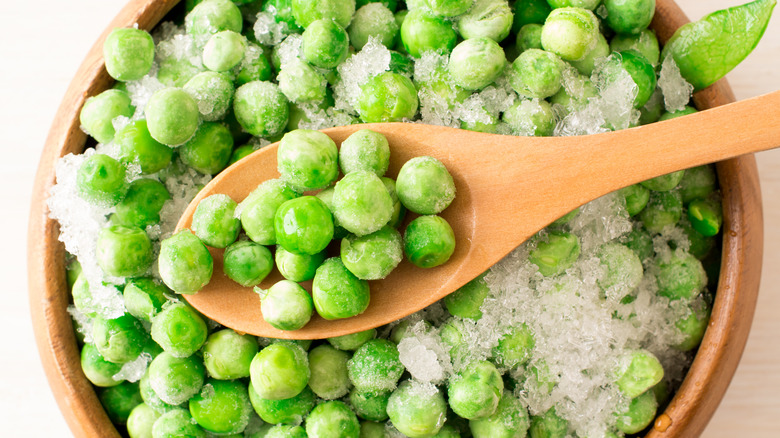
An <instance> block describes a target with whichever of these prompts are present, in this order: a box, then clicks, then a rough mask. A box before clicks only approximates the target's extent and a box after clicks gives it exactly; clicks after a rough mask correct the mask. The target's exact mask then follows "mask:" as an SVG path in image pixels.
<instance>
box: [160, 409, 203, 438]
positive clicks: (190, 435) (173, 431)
mask: <svg viewBox="0 0 780 438" xmlns="http://www.w3.org/2000/svg"><path fill="white" fill-rule="evenodd" d="M205 437H206V433H205V432H204V431H203V429H201V428H200V426H198V424H197V423H196V422H195V420H194V419H193V418H192V415H190V413H189V411H187V410H186V409H180V408H177V409H173V410H170V411H168V412H166V413H164V414H162V415H161V416H160V418H158V419H157V421H155V422H154V426H153V427H152V438H205Z"/></svg>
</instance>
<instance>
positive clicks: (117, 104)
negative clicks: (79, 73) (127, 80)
mask: <svg viewBox="0 0 780 438" xmlns="http://www.w3.org/2000/svg"><path fill="white" fill-rule="evenodd" d="M134 112H135V108H134V107H133V105H132V103H131V101H130V96H129V95H128V94H127V93H126V92H124V91H121V90H106V91H104V92H102V93H100V94H98V95H97V96H93V97H90V98H89V99H87V101H86V102H84V106H83V107H82V108H81V112H80V113H79V121H80V122H81V126H82V127H83V129H84V131H86V133H87V134H89V135H91V136H92V137H93V138H94V139H95V140H97V141H98V143H109V142H110V141H111V140H113V139H114V133H115V130H114V124H113V121H114V119H115V118H117V117H119V116H124V117H132V116H133V113H134Z"/></svg>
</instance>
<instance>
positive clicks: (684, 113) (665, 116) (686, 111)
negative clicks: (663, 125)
mask: <svg viewBox="0 0 780 438" xmlns="http://www.w3.org/2000/svg"><path fill="white" fill-rule="evenodd" d="M695 112H697V110H696V108H693V107H690V106H687V105H686V106H685V108H683V109H681V110H678V111H672V112H665V113H663V114H661V118H659V119H658V121H659V122H663V121H665V120H670V119H674V118H677V117H682V116H687V115H689V114H693V113H695Z"/></svg>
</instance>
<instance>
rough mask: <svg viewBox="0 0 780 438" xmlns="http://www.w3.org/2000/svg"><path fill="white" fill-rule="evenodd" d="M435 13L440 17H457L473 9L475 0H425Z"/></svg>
mask: <svg viewBox="0 0 780 438" xmlns="http://www.w3.org/2000/svg"><path fill="white" fill-rule="evenodd" d="M423 1H424V3H425V4H426V6H428V8H429V9H430V10H431V12H433V13H434V14H436V15H438V16H440V17H457V16H458V15H462V14H465V13H466V11H468V10H469V9H471V6H472V4H473V3H474V0H423Z"/></svg>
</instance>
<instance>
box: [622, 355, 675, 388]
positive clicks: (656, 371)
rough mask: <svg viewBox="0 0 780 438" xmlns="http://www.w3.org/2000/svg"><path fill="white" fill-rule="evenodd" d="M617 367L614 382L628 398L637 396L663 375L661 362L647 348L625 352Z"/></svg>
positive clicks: (653, 384)
mask: <svg viewBox="0 0 780 438" xmlns="http://www.w3.org/2000/svg"><path fill="white" fill-rule="evenodd" d="M619 367H620V368H619V370H618V378H617V380H616V381H615V383H616V384H617V386H618V388H620V391H621V392H622V393H623V394H625V395H626V396H627V397H629V398H634V397H638V396H639V395H641V394H642V393H643V392H645V391H647V390H648V389H650V388H652V387H653V386H655V385H656V384H657V383H658V382H660V381H661V379H663V377H664V368H663V366H662V365H661V362H659V361H658V358H657V357H655V355H653V353H650V352H649V351H647V350H636V351H632V352H630V353H627V354H626V355H624V356H623V357H622V358H621V359H620V363H619Z"/></svg>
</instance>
